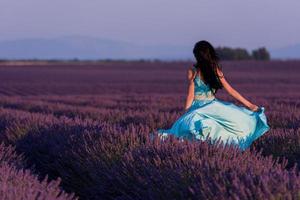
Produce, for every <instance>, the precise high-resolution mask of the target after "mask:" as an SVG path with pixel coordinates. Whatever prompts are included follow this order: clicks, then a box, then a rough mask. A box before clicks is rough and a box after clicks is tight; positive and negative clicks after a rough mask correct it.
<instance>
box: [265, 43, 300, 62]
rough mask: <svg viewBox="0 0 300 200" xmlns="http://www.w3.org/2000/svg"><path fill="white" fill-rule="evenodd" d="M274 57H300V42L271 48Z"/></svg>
mask: <svg viewBox="0 0 300 200" xmlns="http://www.w3.org/2000/svg"><path fill="white" fill-rule="evenodd" d="M270 53H271V56H272V58H278V59H300V44H296V45H291V46H286V47H283V48H278V49H271V50H270Z"/></svg>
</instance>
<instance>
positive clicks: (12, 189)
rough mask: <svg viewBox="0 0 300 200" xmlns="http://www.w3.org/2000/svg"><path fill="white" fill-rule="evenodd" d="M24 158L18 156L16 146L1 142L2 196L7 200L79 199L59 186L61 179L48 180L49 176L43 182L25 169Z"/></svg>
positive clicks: (0, 174) (0, 173)
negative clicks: (6, 145)
mask: <svg viewBox="0 0 300 200" xmlns="http://www.w3.org/2000/svg"><path fill="white" fill-rule="evenodd" d="M23 162H24V161H23V158H22V157H21V156H18V155H17V154H16V153H15V151H14V148H12V147H11V146H9V147H5V146H4V144H3V143H2V144H0V177H1V178H0V196H1V199H5V200H18V199H20V200H21V199H22V200H33V199H45V200H67V199H69V200H71V199H77V198H75V197H74V195H69V194H67V193H65V192H63V191H62V190H61V189H60V188H59V184H60V180H59V179H58V180H56V181H51V182H48V179H47V177H46V178H44V180H43V181H42V182H40V181H39V180H38V178H37V177H36V176H35V175H33V174H32V173H31V171H30V170H24V169H22V167H23Z"/></svg>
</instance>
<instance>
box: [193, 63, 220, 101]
mask: <svg viewBox="0 0 300 200" xmlns="http://www.w3.org/2000/svg"><path fill="white" fill-rule="evenodd" d="M192 69H193V71H194V85H195V89H194V99H195V100H211V99H214V98H215V95H214V94H213V92H212V90H211V87H210V86H209V84H205V83H204V81H203V80H202V79H201V78H200V74H199V73H198V72H197V69H196V68H195V67H193V68H192ZM213 91H214V89H213Z"/></svg>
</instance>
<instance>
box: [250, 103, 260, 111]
mask: <svg viewBox="0 0 300 200" xmlns="http://www.w3.org/2000/svg"><path fill="white" fill-rule="evenodd" d="M248 108H249V109H250V110H252V111H253V112H256V111H258V110H259V107H258V106H257V105H255V104H251V105H250V106H248Z"/></svg>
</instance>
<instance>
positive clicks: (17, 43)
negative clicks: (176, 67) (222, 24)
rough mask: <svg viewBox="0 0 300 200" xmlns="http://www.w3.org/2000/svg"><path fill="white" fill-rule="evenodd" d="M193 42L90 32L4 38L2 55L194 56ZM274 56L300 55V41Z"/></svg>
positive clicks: (25, 57) (110, 57) (0, 48)
mask: <svg viewBox="0 0 300 200" xmlns="http://www.w3.org/2000/svg"><path fill="white" fill-rule="evenodd" d="M192 48H193V46H192V45H191V46H189V45H186V46H180V45H166V44H163V45H138V44H132V43H128V42H123V41H117V40H108V39H101V38H95V37H86V36H65V37H59V38H53V39H41V38H34V39H19V40H10V41H2V42H1V41H0V59H75V58H77V59H85V60H88V59H89V60H98V59H125V60H132V59H161V60H181V59H193V55H192ZM269 51H270V54H271V58H279V59H286V58H299V59H300V44H298V45H294V46H288V47H284V48H280V49H271V50H269Z"/></svg>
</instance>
